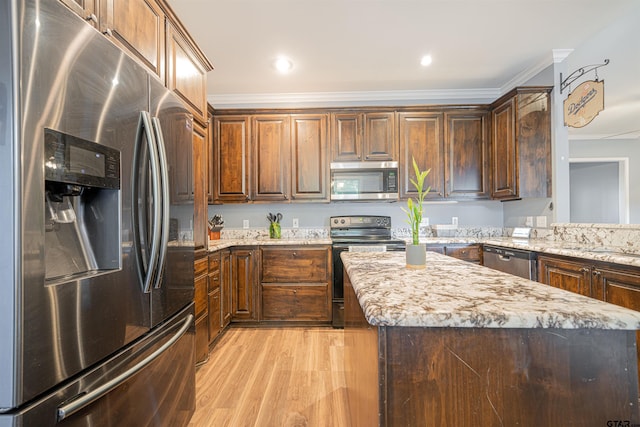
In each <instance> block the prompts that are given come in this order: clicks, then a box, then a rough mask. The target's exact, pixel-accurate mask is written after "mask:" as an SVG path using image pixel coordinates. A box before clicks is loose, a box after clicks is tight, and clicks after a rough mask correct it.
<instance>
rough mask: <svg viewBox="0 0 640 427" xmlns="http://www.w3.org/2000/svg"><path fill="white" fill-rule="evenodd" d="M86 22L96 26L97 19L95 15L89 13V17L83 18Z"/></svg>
mask: <svg viewBox="0 0 640 427" xmlns="http://www.w3.org/2000/svg"><path fill="white" fill-rule="evenodd" d="M84 19H85V20H87V21H93V22H95V23H96V24H97V23H98V17H97V16H96V15H95V13H90V14H89V15H87V17H86V18H84Z"/></svg>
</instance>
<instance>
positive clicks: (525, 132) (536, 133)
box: [516, 91, 551, 197]
mask: <svg viewBox="0 0 640 427" xmlns="http://www.w3.org/2000/svg"><path fill="white" fill-rule="evenodd" d="M549 97H550V95H549V92H547V91H542V92H540V91H535V92H531V93H527V92H525V93H520V94H518V101H517V102H518V114H517V123H516V135H517V138H518V139H517V144H518V151H517V153H518V167H519V170H518V195H519V196H520V197H551V113H550V108H549V104H550V99H549Z"/></svg>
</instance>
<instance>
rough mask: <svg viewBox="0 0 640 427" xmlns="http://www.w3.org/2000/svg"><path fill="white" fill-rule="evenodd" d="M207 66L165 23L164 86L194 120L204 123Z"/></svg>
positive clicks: (183, 38) (189, 45) (172, 28)
mask: <svg viewBox="0 0 640 427" xmlns="http://www.w3.org/2000/svg"><path fill="white" fill-rule="evenodd" d="M207 65H208V64H207V63H205V62H204V60H203V59H202V58H201V57H200V56H199V55H197V53H196V51H195V49H193V47H192V45H191V44H190V43H189V42H188V40H187V39H186V37H185V36H184V35H183V34H182V33H181V32H180V31H178V30H177V29H176V28H175V27H174V26H173V25H172V24H171V23H167V84H166V86H167V87H168V88H169V89H171V90H172V91H173V92H174V93H175V94H176V95H178V96H179V97H180V98H181V99H182V101H183V102H184V103H185V105H186V106H187V108H189V110H190V111H191V113H193V118H194V120H197V121H199V122H200V123H202V124H203V125H206V123H207V72H208V71H209V70H211V68H210V67H208V66H207Z"/></svg>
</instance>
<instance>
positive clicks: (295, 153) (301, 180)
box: [291, 114, 329, 201]
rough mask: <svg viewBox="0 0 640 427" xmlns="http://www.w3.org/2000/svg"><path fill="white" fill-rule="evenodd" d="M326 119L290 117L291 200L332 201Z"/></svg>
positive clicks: (325, 117)
mask: <svg viewBox="0 0 640 427" xmlns="http://www.w3.org/2000/svg"><path fill="white" fill-rule="evenodd" d="M328 186H329V165H328V164H327V116H326V115H325V114H315V115H293V116H291V198H292V200H314V201H320V200H325V201H329V191H328V190H327V189H328Z"/></svg>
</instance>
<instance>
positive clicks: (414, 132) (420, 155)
mask: <svg viewBox="0 0 640 427" xmlns="http://www.w3.org/2000/svg"><path fill="white" fill-rule="evenodd" d="M398 120H399V132H400V197H401V198H404V199H406V198H408V197H415V196H416V190H415V188H414V186H413V184H411V181H410V180H411V179H412V178H415V173H414V171H413V162H412V158H415V159H416V162H417V163H418V167H419V168H420V170H426V169H431V172H429V175H427V179H426V180H425V187H426V186H431V191H430V192H429V194H428V195H427V197H426V198H428V199H434V198H442V197H444V168H443V165H444V143H443V126H442V114H440V113H420V112H416V113H399V114H398Z"/></svg>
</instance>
